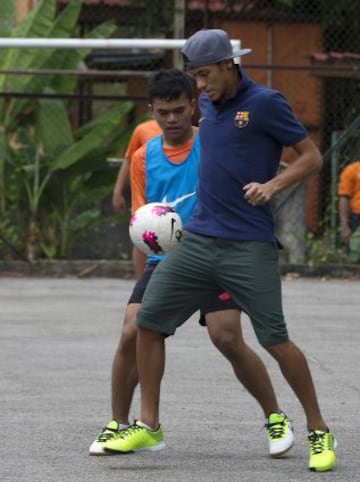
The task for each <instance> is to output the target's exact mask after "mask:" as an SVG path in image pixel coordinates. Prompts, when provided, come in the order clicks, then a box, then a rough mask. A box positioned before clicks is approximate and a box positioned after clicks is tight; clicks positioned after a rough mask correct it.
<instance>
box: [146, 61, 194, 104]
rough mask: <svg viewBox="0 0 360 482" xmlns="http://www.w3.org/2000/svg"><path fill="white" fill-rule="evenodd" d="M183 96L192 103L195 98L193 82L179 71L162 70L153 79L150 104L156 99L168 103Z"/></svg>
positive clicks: (149, 94)
mask: <svg viewBox="0 0 360 482" xmlns="http://www.w3.org/2000/svg"><path fill="white" fill-rule="evenodd" d="M182 94H185V96H186V97H187V98H188V99H189V100H190V101H191V100H192V99H193V98H194V88H193V81H192V80H191V78H190V77H189V75H188V74H186V73H185V72H183V71H182V70H179V69H161V70H159V71H158V72H156V73H155V74H153V76H152V77H151V79H150V81H149V87H148V97H149V103H150V104H152V103H153V101H154V99H155V98H158V99H164V100H166V101H170V100H174V99H178V98H179V97H180V96H181V95H182Z"/></svg>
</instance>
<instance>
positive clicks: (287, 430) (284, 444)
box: [265, 412, 295, 457]
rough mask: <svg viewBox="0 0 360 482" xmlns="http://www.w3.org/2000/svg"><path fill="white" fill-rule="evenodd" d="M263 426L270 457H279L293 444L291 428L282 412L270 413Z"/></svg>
mask: <svg viewBox="0 0 360 482" xmlns="http://www.w3.org/2000/svg"><path fill="white" fill-rule="evenodd" d="M265 428H266V432H267V440H268V444H269V454H270V455H271V457H281V456H282V455H284V454H285V453H286V452H287V451H288V450H290V449H291V447H292V446H293V445H294V443H295V438H294V432H293V428H292V425H291V422H290V420H289V419H288V418H287V416H286V415H285V414H284V413H277V412H273V413H270V415H269V417H268V419H267V420H266V422H265Z"/></svg>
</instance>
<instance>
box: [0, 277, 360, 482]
mask: <svg viewBox="0 0 360 482" xmlns="http://www.w3.org/2000/svg"><path fill="white" fill-rule="evenodd" d="M132 286H133V280H124V279H108V278H101V279H100V278H91V279H76V278H64V279H44V278H42V279H41V278H40V279H36V278H6V277H5V278H0V332H1V343H0V369H1V377H0V400H1V403H0V406H1V410H0V419H1V434H2V441H1V444H0V480H1V481H17V482H20V481H21V482H22V481H26V482H35V481H36V482H38V481H39V482H44V481H46V482H47V481H51V482H60V481H71V482H80V481H81V482H83V481H98V482H103V481H104V482H107V481H109V482H112V481H117V482H118V481H150V482H153V481H154V482H155V481H159V482H165V481H166V482H171V481H181V482H188V481H191V482H192V481H196V482H200V481H204V482H212V481H214V482H215V481H240V482H260V481H264V480H266V481H267V482H290V481H294V482H304V481H313V480H316V481H318V480H320V479H321V480H322V481H330V480H331V481H339V482H346V481H351V482H356V481H359V480H360V475H359V474H360V469H359V462H358V460H357V456H358V450H359V446H360V417H359V415H358V412H359V407H360V403H359V402H360V397H359V395H360V390H359V380H360V376H359V375H360V369H359V365H360V359H359V346H360V315H359V313H360V281H359V280H357V281H356V280H352V281H351V280H334V279H332V280H321V279H291V277H289V278H285V279H284V283H283V294H284V309H285V313H286V316H287V322H288V327H289V330H290V334H291V336H292V338H293V340H294V341H295V342H297V343H298V344H299V346H300V347H301V348H302V349H303V351H304V352H305V354H306V356H307V358H308V361H309V364H310V368H311V370H312V374H313V377H314V380H315V383H316V387H317V392H318V395H319V399H320V404H321V407H322V410H323V414H324V416H325V418H326V420H327V421H328V424H329V426H330V427H331V429H332V430H333V431H334V432H335V434H336V438H337V440H338V443H339V448H338V463H337V467H336V469H335V470H333V471H332V472H328V473H322V474H316V473H312V472H309V471H308V469H307V459H308V456H307V441H306V429H305V419H304V415H303V412H302V409H301V407H300V405H299V402H298V401H297V400H296V399H295V397H294V395H293V393H292V392H291V390H290V389H289V387H288V386H287V384H286V383H285V382H284V379H283V378H282V376H281V374H280V372H279V369H278V367H277V365H276V363H275V362H274V361H273V359H271V358H270V357H269V356H268V355H267V353H265V351H264V350H263V349H261V348H260V347H259V346H258V344H257V342H256V340H255V337H254V335H253V332H252V329H251V327H250V323H249V320H248V318H247V317H246V316H244V317H243V331H244V336H245V338H246V339H247V341H248V342H249V344H250V345H251V346H252V347H253V348H255V349H256V351H257V352H258V353H259V354H260V356H261V357H262V359H263V360H264V361H265V363H266V365H267V367H268V369H269V372H270V375H271V377H272V379H273V383H274V386H275V389H276V391H277V394H278V398H279V401H280V403H281V406H282V408H283V410H284V411H286V413H287V414H288V416H289V418H290V419H292V420H293V423H294V426H295V435H296V444H295V446H294V448H293V449H292V450H291V452H289V454H288V456H287V457H284V458H282V459H275V460H274V459H271V458H269V457H268V455H267V452H266V447H265V443H264V440H265V431H264V430H261V429H262V426H263V422H264V420H263V415H262V412H261V410H260V408H259V406H258V405H257V403H256V402H255V401H254V400H253V399H252V398H251V397H250V395H249V394H248V393H247V392H245V390H244V389H243V388H242V386H241V385H240V384H239V383H238V382H237V381H236V380H235V377H234V375H233V373H232V370H231V367H230V365H229V363H228V362H227V361H226V360H225V359H224V358H223V357H222V356H221V355H220V354H219V353H218V352H217V351H216V349H215V348H214V347H213V346H212V345H211V343H210V341H209V339H208V336H207V332H206V329H204V328H202V327H200V326H199V325H198V323H197V316H196V315H194V316H193V317H192V318H191V319H190V320H189V321H188V322H187V323H186V324H185V325H184V326H183V327H182V328H181V329H180V330H179V331H178V333H177V334H176V336H175V337H172V338H169V339H168V340H167V365H166V372H165V376H164V380H163V385H162V400H161V421H162V424H163V426H164V432H165V441H166V444H167V448H166V449H165V450H164V451H162V452H157V453H139V454H129V455H119V456H111V457H90V456H89V455H88V447H89V445H90V443H91V442H92V440H93V438H94V437H95V435H96V433H97V432H98V431H99V430H100V429H101V428H102V426H103V425H104V424H105V423H106V422H107V421H108V420H109V419H110V396H109V394H110V368H111V362H112V357H113V353H114V350H115V347H116V344H117V341H118V336H119V332H120V328H121V321H122V316H123V311H124V307H125V304H126V301H127V298H128V295H129V294H130V291H131V289H132ZM138 403H139V395H138V392H137V393H136V396H135V400H134V406H133V410H132V416H133V417H136V416H137V415H138Z"/></svg>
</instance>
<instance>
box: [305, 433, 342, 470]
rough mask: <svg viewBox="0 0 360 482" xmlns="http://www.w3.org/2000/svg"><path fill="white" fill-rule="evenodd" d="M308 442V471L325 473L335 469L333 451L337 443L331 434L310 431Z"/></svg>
mask: <svg viewBox="0 0 360 482" xmlns="http://www.w3.org/2000/svg"><path fill="white" fill-rule="evenodd" d="M308 440H309V455H310V458H309V469H310V470H313V471H314V472H326V471H327V470H331V469H333V468H334V467H335V464H336V455H335V449H336V447H337V442H336V440H335V437H334V434H333V433H331V432H322V431H320V430H311V431H310V432H309V435H308Z"/></svg>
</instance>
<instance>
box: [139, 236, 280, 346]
mask: <svg viewBox="0 0 360 482" xmlns="http://www.w3.org/2000/svg"><path fill="white" fill-rule="evenodd" d="M224 291H225V292H226V293H229V294H230V296H231V298H232V299H233V301H234V302H235V303H236V305H237V306H239V307H240V308H241V310H242V311H244V312H245V313H247V314H248V316H249V318H250V320H251V322H252V325H253V328H254V330H255V334H256V336H257V338H258V340H259V342H260V344H261V345H263V346H267V345H273V344H276V343H282V342H284V341H287V340H288V332H287V328H286V324H285V321H284V315H283V310H282V301H281V278H280V272H279V265H278V248H277V246H276V244H275V243H272V242H267V241H264V242H263V241H232V240H224V239H220V238H211V237H206V236H200V235H197V234H193V233H189V232H183V237H182V239H181V242H180V243H179V245H178V246H177V247H176V248H174V249H173V250H172V251H171V252H170V253H168V254H167V255H166V256H165V258H164V259H163V260H162V261H161V263H160V264H159V265H158V267H157V268H156V270H155V272H154V273H153V275H152V277H151V280H150V282H149V284H148V286H147V288H146V290H145V294H144V297H143V300H142V305H141V308H140V311H139V313H138V317H137V324H138V325H139V326H141V327H143V328H147V329H149V330H153V331H158V332H160V333H163V334H164V335H173V334H174V333H175V331H176V328H177V327H179V326H181V325H182V324H183V323H184V322H185V321H186V320H187V319H188V318H189V317H190V316H191V315H192V314H193V313H195V312H196V311H197V310H199V308H200V307H201V306H204V305H206V303H207V302H208V300H209V298H212V297H213V296H218V295H219V294H221V293H223V292H224Z"/></svg>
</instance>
